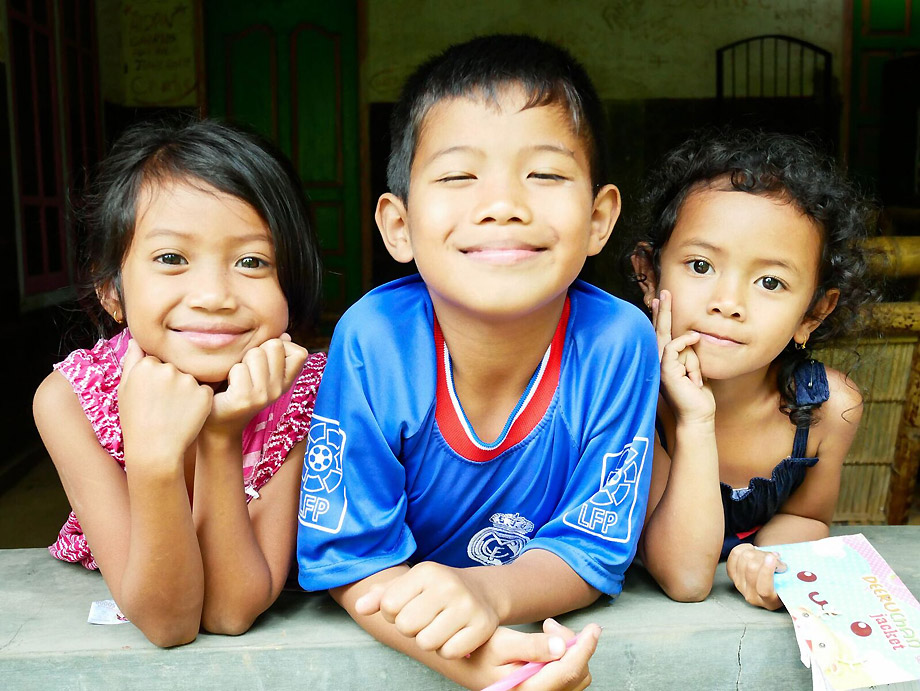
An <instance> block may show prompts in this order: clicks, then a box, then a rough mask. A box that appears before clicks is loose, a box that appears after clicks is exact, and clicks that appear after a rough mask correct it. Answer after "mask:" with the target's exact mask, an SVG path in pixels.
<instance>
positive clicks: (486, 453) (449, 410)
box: [434, 296, 570, 462]
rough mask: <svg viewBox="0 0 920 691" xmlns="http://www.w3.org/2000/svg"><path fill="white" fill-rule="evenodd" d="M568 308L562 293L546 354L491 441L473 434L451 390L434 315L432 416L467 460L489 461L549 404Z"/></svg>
mask: <svg viewBox="0 0 920 691" xmlns="http://www.w3.org/2000/svg"><path fill="white" fill-rule="evenodd" d="M569 310H570V305H569V298H568V296H566V298H565V304H564V306H563V308H562V315H561V316H560V318H559V324H558V325H557V326H556V332H555V333H554V334H553V340H552V341H551V342H550V345H549V348H548V349H547V351H546V355H545V356H544V359H543V361H542V362H541V363H540V369H538V371H537V373H535V375H534V380H532V381H531V385H530V386H528V388H527V390H525V391H524V393H523V394H522V395H521V399H520V401H519V402H518V405H517V406H516V407H515V410H514V411H512V413H511V415H510V416H509V421H510V422H511V424H510V425H508V424H507V423H506V425H505V431H504V434H503V436H501V437H499V439H497V440H495V442H493V443H491V444H484V443H483V442H482V441H481V440H479V439H478V438H477V437H476V434H475V432H473V430H472V427H471V426H470V424H469V422H468V421H467V419H466V415H465V413H464V412H463V407H462V405H461V404H460V401H459V399H457V397H456V394H455V393H454V391H453V380H452V377H451V372H450V353H449V352H448V350H447V344H446V343H445V342H444V336H443V334H442V333H441V326H440V325H439V324H438V319H437V316H435V318H434V343H435V354H436V358H437V368H438V387H437V400H436V404H435V420H436V422H437V423H438V429H439V430H440V432H441V436H442V437H444V440H445V441H446V442H447V444H448V445H449V446H450V448H451V449H453V450H454V451H456V452H457V453H458V454H460V455H461V456H463V457H464V458H466V459H468V460H470V461H478V462H483V461H490V460H492V459H493V458H496V457H498V456H499V455H500V454H502V453H504V452H505V451H506V450H508V449H509V448H511V447H512V446H514V445H515V444H517V443H519V442H521V441H523V440H524V439H525V438H526V437H527V435H529V434H530V433H531V432H532V431H533V430H534V428H535V427H536V426H537V425H538V424H539V422H540V420H542V419H543V416H544V414H545V413H546V411H547V409H548V408H549V405H550V403H551V402H552V400H553V396H554V395H555V394H556V388H557V386H558V384H559V372H560V369H561V366H562V350H563V346H564V344H565V333H566V327H567V326H568V323H569ZM541 369H542V371H540V370H541Z"/></svg>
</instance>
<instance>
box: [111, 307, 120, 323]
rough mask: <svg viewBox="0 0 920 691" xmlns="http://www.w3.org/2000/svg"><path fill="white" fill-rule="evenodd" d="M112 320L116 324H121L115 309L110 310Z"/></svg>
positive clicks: (118, 313)
mask: <svg viewBox="0 0 920 691" xmlns="http://www.w3.org/2000/svg"><path fill="white" fill-rule="evenodd" d="M112 319H114V320H115V323H116V324H121V323H122V318H121V313H120V312H119V311H118V310H117V309H114V310H112Z"/></svg>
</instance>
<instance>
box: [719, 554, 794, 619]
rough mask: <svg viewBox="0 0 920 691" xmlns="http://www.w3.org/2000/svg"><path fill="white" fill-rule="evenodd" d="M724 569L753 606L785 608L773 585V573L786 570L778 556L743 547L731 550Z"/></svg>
mask: <svg viewBox="0 0 920 691" xmlns="http://www.w3.org/2000/svg"><path fill="white" fill-rule="evenodd" d="M725 567H726V570H727V571H728V575H729V577H730V578H731V579H732V582H733V583H734V584H735V587H736V588H737V589H738V591H739V592H740V593H741V594H742V595H744V599H745V600H747V601H748V602H749V603H750V604H752V605H755V606H757V607H763V608H765V609H778V608H779V607H781V606H782V601H781V600H780V599H779V597H778V596H777V595H776V590H775V589H774V586H773V574H774V573H776V572H777V571H783V570H785V568H786V565H785V564H783V562H782V561H781V560H780V558H779V556H778V555H776V554H775V553H773V552H764V551H763V550H759V549H757V548H756V547H754V546H753V545H750V544H741V545H738V546H737V547H735V548H734V549H732V551H731V553H730V554H729V555H728V561H727V562H726V564H725Z"/></svg>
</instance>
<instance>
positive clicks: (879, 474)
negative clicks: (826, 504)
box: [834, 464, 891, 524]
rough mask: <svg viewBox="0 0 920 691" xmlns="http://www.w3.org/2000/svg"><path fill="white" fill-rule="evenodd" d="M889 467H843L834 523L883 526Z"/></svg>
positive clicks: (889, 476) (889, 473)
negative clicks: (879, 524) (876, 524)
mask: <svg viewBox="0 0 920 691" xmlns="http://www.w3.org/2000/svg"><path fill="white" fill-rule="evenodd" d="M890 482H891V466H890V465H846V464H845V465H844V466H843V474H842V475H841V478H840V496H839V498H838V499H837V511H836V513H835V514H834V521H835V522H837V523H866V524H873V523H885V516H886V514H885V509H886V506H885V504H886V501H887V499H888V486H889V484H890Z"/></svg>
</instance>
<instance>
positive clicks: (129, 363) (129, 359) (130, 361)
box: [121, 338, 144, 378]
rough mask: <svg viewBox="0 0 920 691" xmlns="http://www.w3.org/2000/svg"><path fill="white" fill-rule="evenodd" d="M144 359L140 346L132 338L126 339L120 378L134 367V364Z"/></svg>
mask: <svg viewBox="0 0 920 691" xmlns="http://www.w3.org/2000/svg"><path fill="white" fill-rule="evenodd" d="M143 359H144V351H143V350H141V347H140V346H139V345H138V344H137V341H135V340H134V339H133V338H132V339H131V340H130V341H128V350H127V351H125V354H124V357H122V359H121V376H122V378H124V377H126V376H128V373H129V372H130V371H131V370H132V369H134V366H135V365H136V364H137V363H138V362H140V361H141V360H143Z"/></svg>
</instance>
